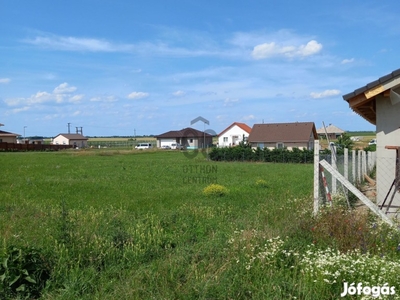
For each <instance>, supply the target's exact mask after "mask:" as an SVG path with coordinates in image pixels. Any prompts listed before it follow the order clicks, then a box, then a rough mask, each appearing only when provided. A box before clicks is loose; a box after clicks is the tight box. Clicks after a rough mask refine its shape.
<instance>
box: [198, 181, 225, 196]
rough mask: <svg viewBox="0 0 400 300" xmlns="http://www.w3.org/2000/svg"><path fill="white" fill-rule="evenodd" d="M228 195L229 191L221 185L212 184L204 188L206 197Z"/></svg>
mask: <svg viewBox="0 0 400 300" xmlns="http://www.w3.org/2000/svg"><path fill="white" fill-rule="evenodd" d="M227 193H228V190H227V188H226V187H224V186H222V185H220V184H214V183H213V184H210V185H208V186H207V187H205V188H204V190H203V194H204V195H206V196H220V197H221V196H224V195H226V194H227Z"/></svg>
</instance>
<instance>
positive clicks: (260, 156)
mask: <svg viewBox="0 0 400 300" xmlns="http://www.w3.org/2000/svg"><path fill="white" fill-rule="evenodd" d="M209 158H210V159H211V160H213V161H260V162H276V163H278V162H279V163H281V162H284V163H313V162H314V150H300V149H298V148H294V149H293V150H287V149H272V150H270V149H268V148H263V149H261V148H257V149H252V148H250V147H247V146H245V147H243V146H238V147H231V148H213V149H212V151H211V152H210V154H209Z"/></svg>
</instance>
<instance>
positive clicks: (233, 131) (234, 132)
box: [218, 125, 249, 147]
mask: <svg viewBox="0 0 400 300" xmlns="http://www.w3.org/2000/svg"><path fill="white" fill-rule="evenodd" d="M243 135H244V136H245V138H248V137H249V133H247V132H246V131H245V130H243V129H242V128H240V127H239V126H237V125H235V126H233V127H232V128H230V129H229V130H228V131H226V132H225V133H224V134H223V135H221V136H219V137H218V147H229V146H236V145H238V144H239V143H240V142H241V141H243ZM235 136H236V137H237V139H234V137H235ZM224 138H227V141H226V142H224Z"/></svg>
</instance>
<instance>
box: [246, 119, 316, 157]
mask: <svg viewBox="0 0 400 300" xmlns="http://www.w3.org/2000/svg"><path fill="white" fill-rule="evenodd" d="M316 139H318V135H317V131H316V129H315V124H314V122H296V123H272V124H254V126H253V128H252V129H251V133H250V136H249V139H248V142H249V143H250V144H251V146H252V147H253V148H256V147H259V148H269V149H274V148H278V149H282V148H287V149H288V150H291V149H293V148H299V149H308V150H311V149H314V141H315V140H316Z"/></svg>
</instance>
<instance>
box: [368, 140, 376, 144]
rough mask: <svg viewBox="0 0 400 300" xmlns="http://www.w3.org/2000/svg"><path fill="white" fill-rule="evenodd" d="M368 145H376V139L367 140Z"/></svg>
mask: <svg viewBox="0 0 400 300" xmlns="http://www.w3.org/2000/svg"><path fill="white" fill-rule="evenodd" d="M368 145H370V146H371V145H376V139H372V140H370V141H369V143H368Z"/></svg>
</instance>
